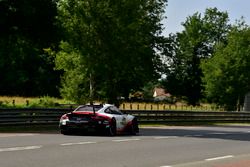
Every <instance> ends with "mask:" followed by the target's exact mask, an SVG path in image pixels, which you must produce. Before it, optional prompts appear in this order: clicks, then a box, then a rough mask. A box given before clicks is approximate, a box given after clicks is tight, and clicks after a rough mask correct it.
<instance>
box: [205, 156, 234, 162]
mask: <svg viewBox="0 0 250 167" xmlns="http://www.w3.org/2000/svg"><path fill="white" fill-rule="evenodd" d="M233 157H234V156H233V155H227V156H223V157H215V158H208V159H205V161H216V160H221V159H227V158H233Z"/></svg>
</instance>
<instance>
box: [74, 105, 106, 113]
mask: <svg viewBox="0 0 250 167" xmlns="http://www.w3.org/2000/svg"><path fill="white" fill-rule="evenodd" d="M101 108H102V106H101V105H86V106H80V107H78V108H77V109H76V110H75V111H92V112H94V111H98V110H100V109H101Z"/></svg>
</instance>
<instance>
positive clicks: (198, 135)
mask: <svg viewBox="0 0 250 167" xmlns="http://www.w3.org/2000/svg"><path fill="white" fill-rule="evenodd" d="M202 136H204V135H200V134H197V135H192V137H202Z"/></svg>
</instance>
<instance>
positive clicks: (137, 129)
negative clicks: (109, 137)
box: [129, 118, 139, 135]
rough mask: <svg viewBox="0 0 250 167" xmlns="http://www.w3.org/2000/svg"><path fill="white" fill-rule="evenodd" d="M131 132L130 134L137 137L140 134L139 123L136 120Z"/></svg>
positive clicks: (133, 122)
mask: <svg viewBox="0 0 250 167" xmlns="http://www.w3.org/2000/svg"><path fill="white" fill-rule="evenodd" d="M129 132H130V134H131V135H136V133H138V132H139V127H138V121H137V119H136V118H135V119H133V121H132V124H131V126H130V131H129Z"/></svg>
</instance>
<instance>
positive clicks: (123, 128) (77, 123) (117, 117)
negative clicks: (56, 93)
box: [59, 104, 139, 136]
mask: <svg viewBox="0 0 250 167" xmlns="http://www.w3.org/2000/svg"><path fill="white" fill-rule="evenodd" d="M59 128H60V131H61V133H62V134H65V135H67V134H71V133H72V132H99V133H104V134H107V135H109V136H115V135H116V134H121V133H126V132H127V133H129V134H131V135H136V133H139V127H138V121H137V119H136V117H135V116H133V115H129V114H123V113H122V112H121V111H120V110H119V109H118V108H117V107H115V106H114V105H111V104H104V105H81V106H79V107H77V108H76V109H75V110H74V111H72V112H70V113H67V114H64V115H62V116H61V118H60V123H59Z"/></svg>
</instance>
